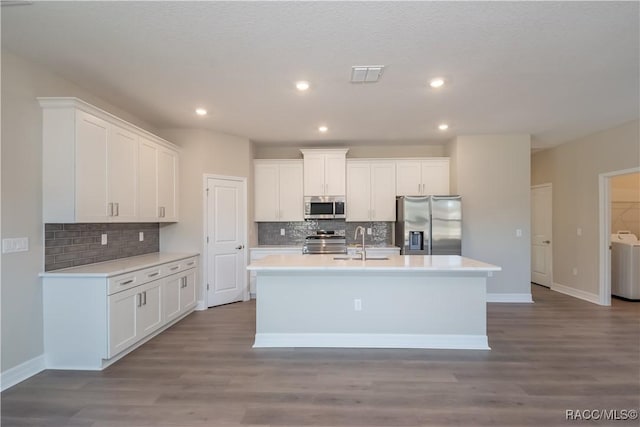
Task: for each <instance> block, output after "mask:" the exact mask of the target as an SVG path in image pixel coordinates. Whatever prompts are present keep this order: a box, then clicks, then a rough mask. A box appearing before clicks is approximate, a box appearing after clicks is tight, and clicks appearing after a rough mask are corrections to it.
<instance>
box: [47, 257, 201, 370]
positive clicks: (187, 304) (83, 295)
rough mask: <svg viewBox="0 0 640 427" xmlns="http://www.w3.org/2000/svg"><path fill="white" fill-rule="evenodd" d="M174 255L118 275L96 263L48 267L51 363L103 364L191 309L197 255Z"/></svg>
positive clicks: (68, 365) (72, 366)
mask: <svg viewBox="0 0 640 427" xmlns="http://www.w3.org/2000/svg"><path fill="white" fill-rule="evenodd" d="M154 257H156V258H157V257H159V255H158V254H148V255H142V256H140V257H134V258H138V259H141V260H149V259H154ZM164 257H165V258H171V256H169V255H165V256H164ZM175 258H177V259H175ZM175 258H174V259H172V260H171V261H170V262H166V261H165V262H164V263H161V264H157V265H155V266H152V267H147V268H142V269H136V267H135V266H134V267H131V271H126V272H122V271H120V270H121V267H117V268H118V269H119V270H118V271H119V273H118V274H115V275H113V276H109V275H108V274H105V275H101V274H96V272H95V271H96V269H98V268H99V267H92V266H91V265H88V266H82V267H77V268H75V269H66V270H59V271H57V272H48V273H43V286H44V304H43V305H44V318H45V321H44V325H45V327H44V329H45V358H46V360H47V362H46V363H47V368H51V369H88V370H100V369H103V368H105V367H107V366H109V365H110V364H111V363H113V362H115V361H116V360H118V359H119V358H121V357H123V356H124V355H126V354H127V353H129V352H130V351H132V350H133V349H135V348H136V347H138V346H140V345H141V344H143V343H144V342H146V341H147V340H149V339H150V338H151V337H153V336H155V335H156V334H158V333H160V332H161V331H162V330H164V329H166V328H167V327H169V326H170V325H172V324H173V323H175V322H177V321H178V320H180V319H181V318H183V317H185V316H186V315H188V314H189V313H191V312H192V311H193V309H194V308H195V306H196V296H197V293H196V277H197V273H196V267H197V257H196V256H193V255H187V256H183V257H180V256H177V257H175ZM132 259H133V258H132ZM127 263H129V264H132V265H135V261H128V260H126V259H125V260H116V261H110V262H108V263H102V264H101V265H116V266H121V265H127ZM95 265H98V264H95ZM75 271H78V273H75ZM86 272H89V274H87V273H86Z"/></svg>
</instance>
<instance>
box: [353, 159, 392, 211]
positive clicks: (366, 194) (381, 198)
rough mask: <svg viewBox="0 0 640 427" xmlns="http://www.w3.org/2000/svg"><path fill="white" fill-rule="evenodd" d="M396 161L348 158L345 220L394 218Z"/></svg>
mask: <svg viewBox="0 0 640 427" xmlns="http://www.w3.org/2000/svg"><path fill="white" fill-rule="evenodd" d="M395 173H396V172H395V162H393V161H388V160H348V161H347V195H346V196H347V197H346V210H347V218H346V220H347V221H395V217H396V210H395V197H396V194H395V190H396V185H395V181H396V177H395Z"/></svg>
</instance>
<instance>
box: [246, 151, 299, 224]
mask: <svg viewBox="0 0 640 427" xmlns="http://www.w3.org/2000/svg"><path fill="white" fill-rule="evenodd" d="M302 167H303V166H302V161H301V160H254V183H255V187H254V195H255V199H254V200H255V203H254V209H255V212H254V217H255V218H254V219H255V221H258V222H260V221H274V222H277V221H302V220H303V219H304V218H303V196H302V180H303V172H302Z"/></svg>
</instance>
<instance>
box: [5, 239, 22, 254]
mask: <svg viewBox="0 0 640 427" xmlns="http://www.w3.org/2000/svg"><path fill="white" fill-rule="evenodd" d="M28 250H29V238H28V237H16V238H13V239H2V253H3V254H9V253H12V252H27V251H28Z"/></svg>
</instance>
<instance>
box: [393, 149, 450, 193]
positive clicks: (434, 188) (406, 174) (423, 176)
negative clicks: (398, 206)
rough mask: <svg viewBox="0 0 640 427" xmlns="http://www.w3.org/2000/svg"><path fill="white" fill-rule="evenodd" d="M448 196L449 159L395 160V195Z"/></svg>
mask: <svg viewBox="0 0 640 427" xmlns="http://www.w3.org/2000/svg"><path fill="white" fill-rule="evenodd" d="M447 194H449V158H448V157H436V158H430V159H410V160H396V195H397V196H423V195H447Z"/></svg>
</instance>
